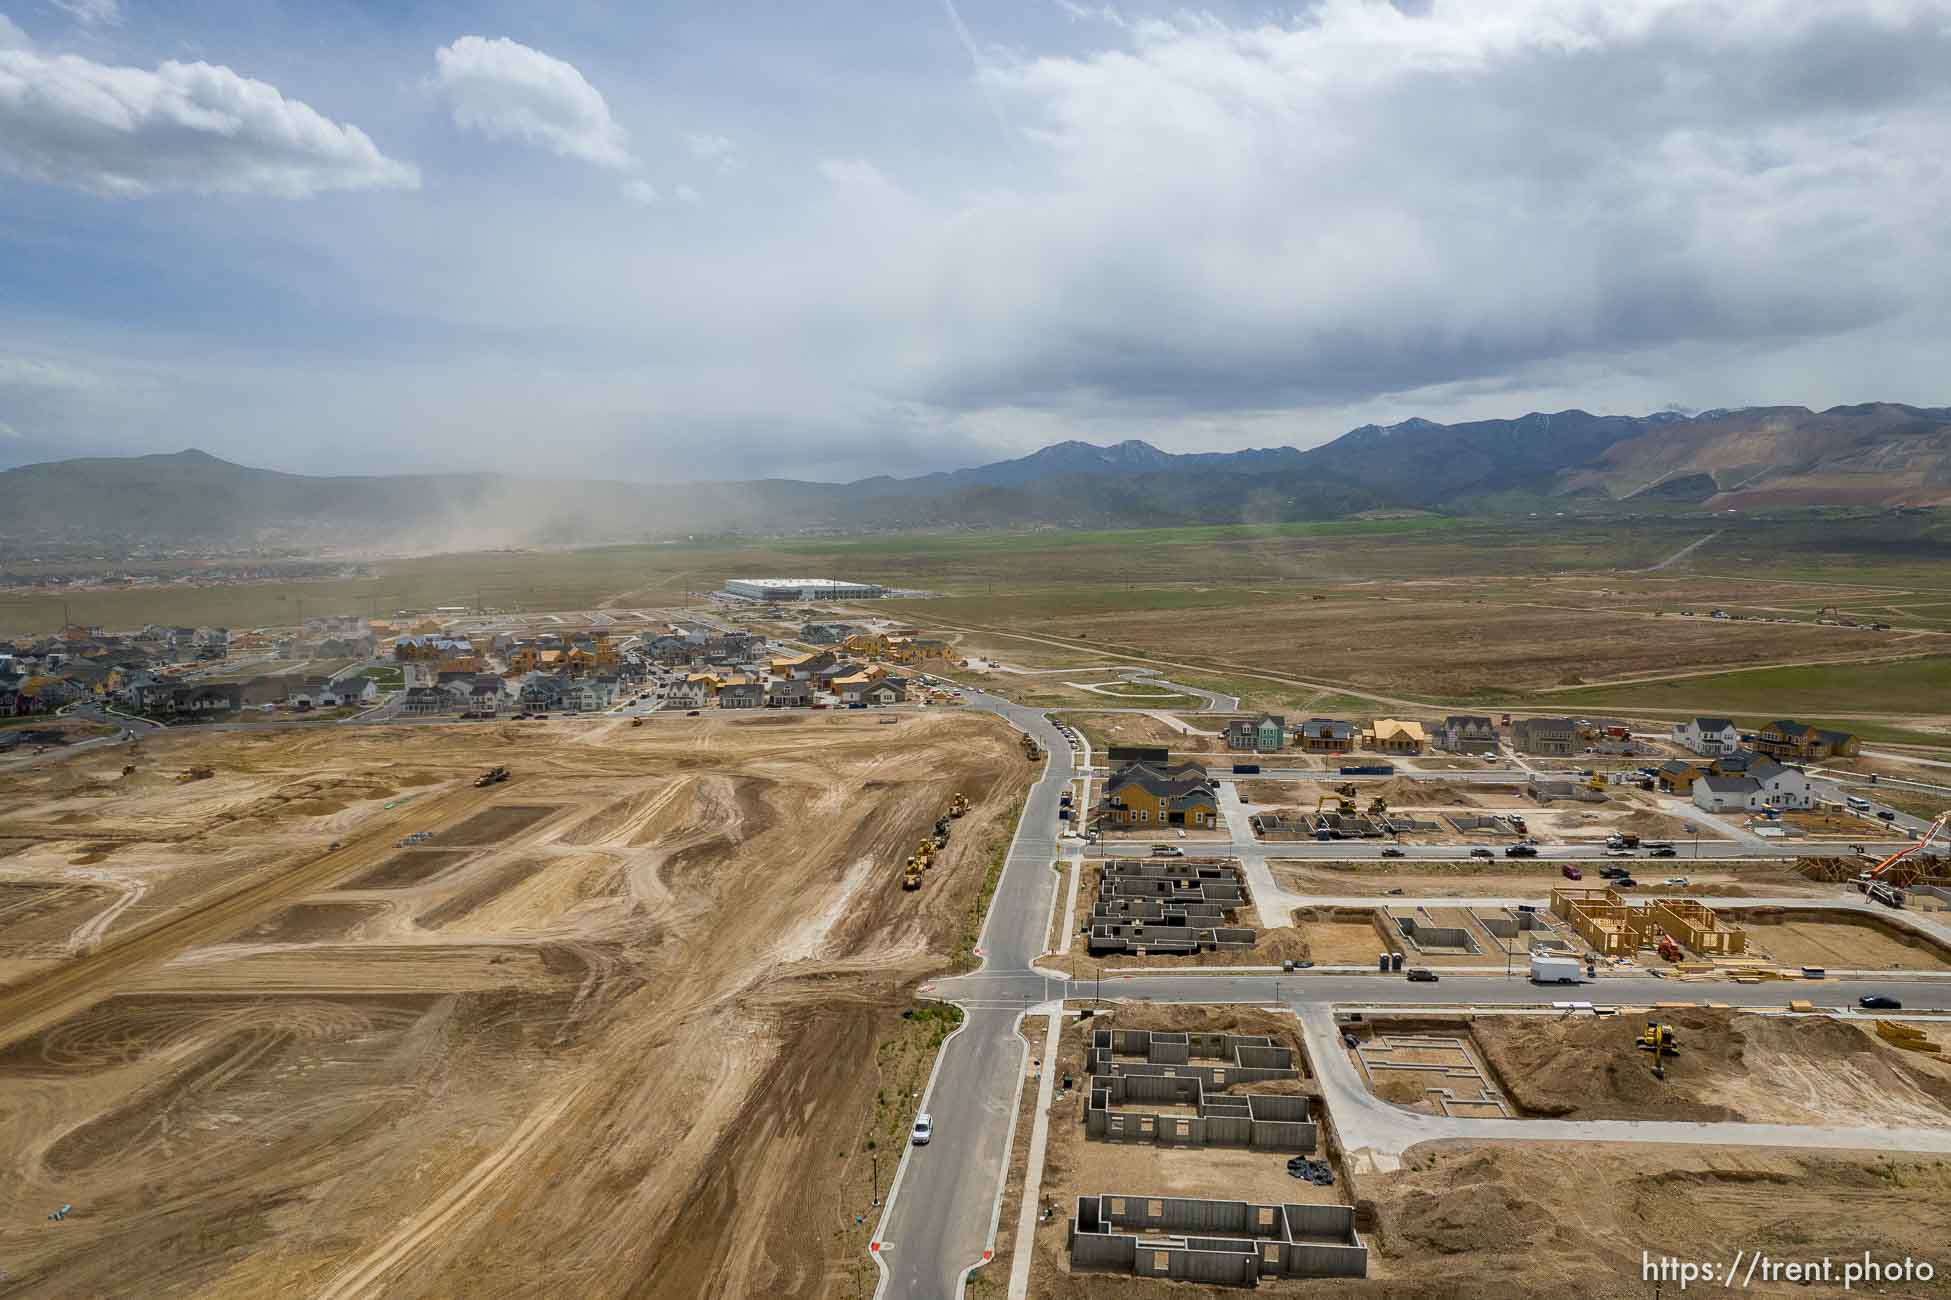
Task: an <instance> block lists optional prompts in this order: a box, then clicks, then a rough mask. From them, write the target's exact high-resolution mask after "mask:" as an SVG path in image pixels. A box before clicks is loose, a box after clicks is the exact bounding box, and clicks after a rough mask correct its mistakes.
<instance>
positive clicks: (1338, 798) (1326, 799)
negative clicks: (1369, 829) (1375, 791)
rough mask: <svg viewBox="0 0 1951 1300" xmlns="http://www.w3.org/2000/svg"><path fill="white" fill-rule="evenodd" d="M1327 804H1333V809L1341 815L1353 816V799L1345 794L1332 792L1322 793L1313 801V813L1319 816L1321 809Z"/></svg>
mask: <svg viewBox="0 0 1951 1300" xmlns="http://www.w3.org/2000/svg"><path fill="white" fill-rule="evenodd" d="M1329 804H1333V805H1334V810H1335V811H1336V812H1338V813H1340V814H1341V815H1342V816H1343V817H1353V816H1354V815H1355V801H1354V800H1353V799H1350V798H1349V797H1348V796H1347V795H1334V794H1324V795H1322V796H1321V797H1320V798H1319V799H1316V800H1315V801H1314V815H1315V816H1316V817H1319V816H1320V815H1321V810H1322V809H1323V808H1326V807H1327V806H1328V805H1329Z"/></svg>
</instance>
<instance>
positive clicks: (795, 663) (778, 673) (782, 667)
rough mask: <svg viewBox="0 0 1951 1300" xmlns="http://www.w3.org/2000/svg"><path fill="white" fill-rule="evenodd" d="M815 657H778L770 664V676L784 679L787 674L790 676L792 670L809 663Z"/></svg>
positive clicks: (808, 655)
mask: <svg viewBox="0 0 1951 1300" xmlns="http://www.w3.org/2000/svg"><path fill="white" fill-rule="evenodd" d="M816 657H817V656H814V655H810V654H805V655H780V656H779V657H778V658H776V659H774V660H773V661H772V663H771V668H772V675H773V676H774V677H785V676H787V675H788V674H790V673H791V672H792V670H793V669H795V668H797V667H799V666H800V665H801V664H804V663H811V662H812V661H813V660H814V659H815V658H816Z"/></svg>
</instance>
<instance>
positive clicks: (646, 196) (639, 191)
mask: <svg viewBox="0 0 1951 1300" xmlns="http://www.w3.org/2000/svg"><path fill="white" fill-rule="evenodd" d="M623 197H624V198H626V199H629V200H630V201H631V202H632V203H635V204H639V205H641V206H643V207H649V206H650V205H651V204H653V203H655V202H657V198H658V195H657V187H656V186H654V185H652V184H651V183H650V182H649V181H646V180H635V181H625V182H624V183H623Z"/></svg>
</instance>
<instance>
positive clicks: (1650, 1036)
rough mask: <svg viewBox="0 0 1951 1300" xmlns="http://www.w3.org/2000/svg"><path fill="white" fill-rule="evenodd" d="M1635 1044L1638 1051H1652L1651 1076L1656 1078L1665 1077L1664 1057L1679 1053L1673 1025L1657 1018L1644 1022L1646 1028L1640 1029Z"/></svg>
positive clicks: (1678, 1041)
mask: <svg viewBox="0 0 1951 1300" xmlns="http://www.w3.org/2000/svg"><path fill="white" fill-rule="evenodd" d="M1635 1044H1636V1046H1638V1048H1639V1050H1640V1051H1642V1052H1651V1053H1653V1077H1654V1078H1656V1079H1664V1078H1666V1058H1667V1057H1669V1056H1678V1055H1680V1039H1679V1037H1678V1036H1677V1035H1676V1034H1675V1033H1674V1032H1673V1026H1672V1025H1669V1024H1665V1023H1663V1022H1661V1021H1658V1020H1649V1021H1647V1022H1646V1028H1645V1029H1643V1030H1641V1031H1640V1035H1639V1038H1638V1039H1636V1040H1635Z"/></svg>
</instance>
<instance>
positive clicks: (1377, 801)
mask: <svg viewBox="0 0 1951 1300" xmlns="http://www.w3.org/2000/svg"><path fill="white" fill-rule="evenodd" d="M1388 813H1389V801H1388V800H1387V799H1384V798H1383V797H1382V796H1381V795H1379V794H1378V795H1376V796H1375V797H1374V798H1373V799H1371V800H1369V801H1368V815H1369V816H1371V817H1386V816H1388Z"/></svg>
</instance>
